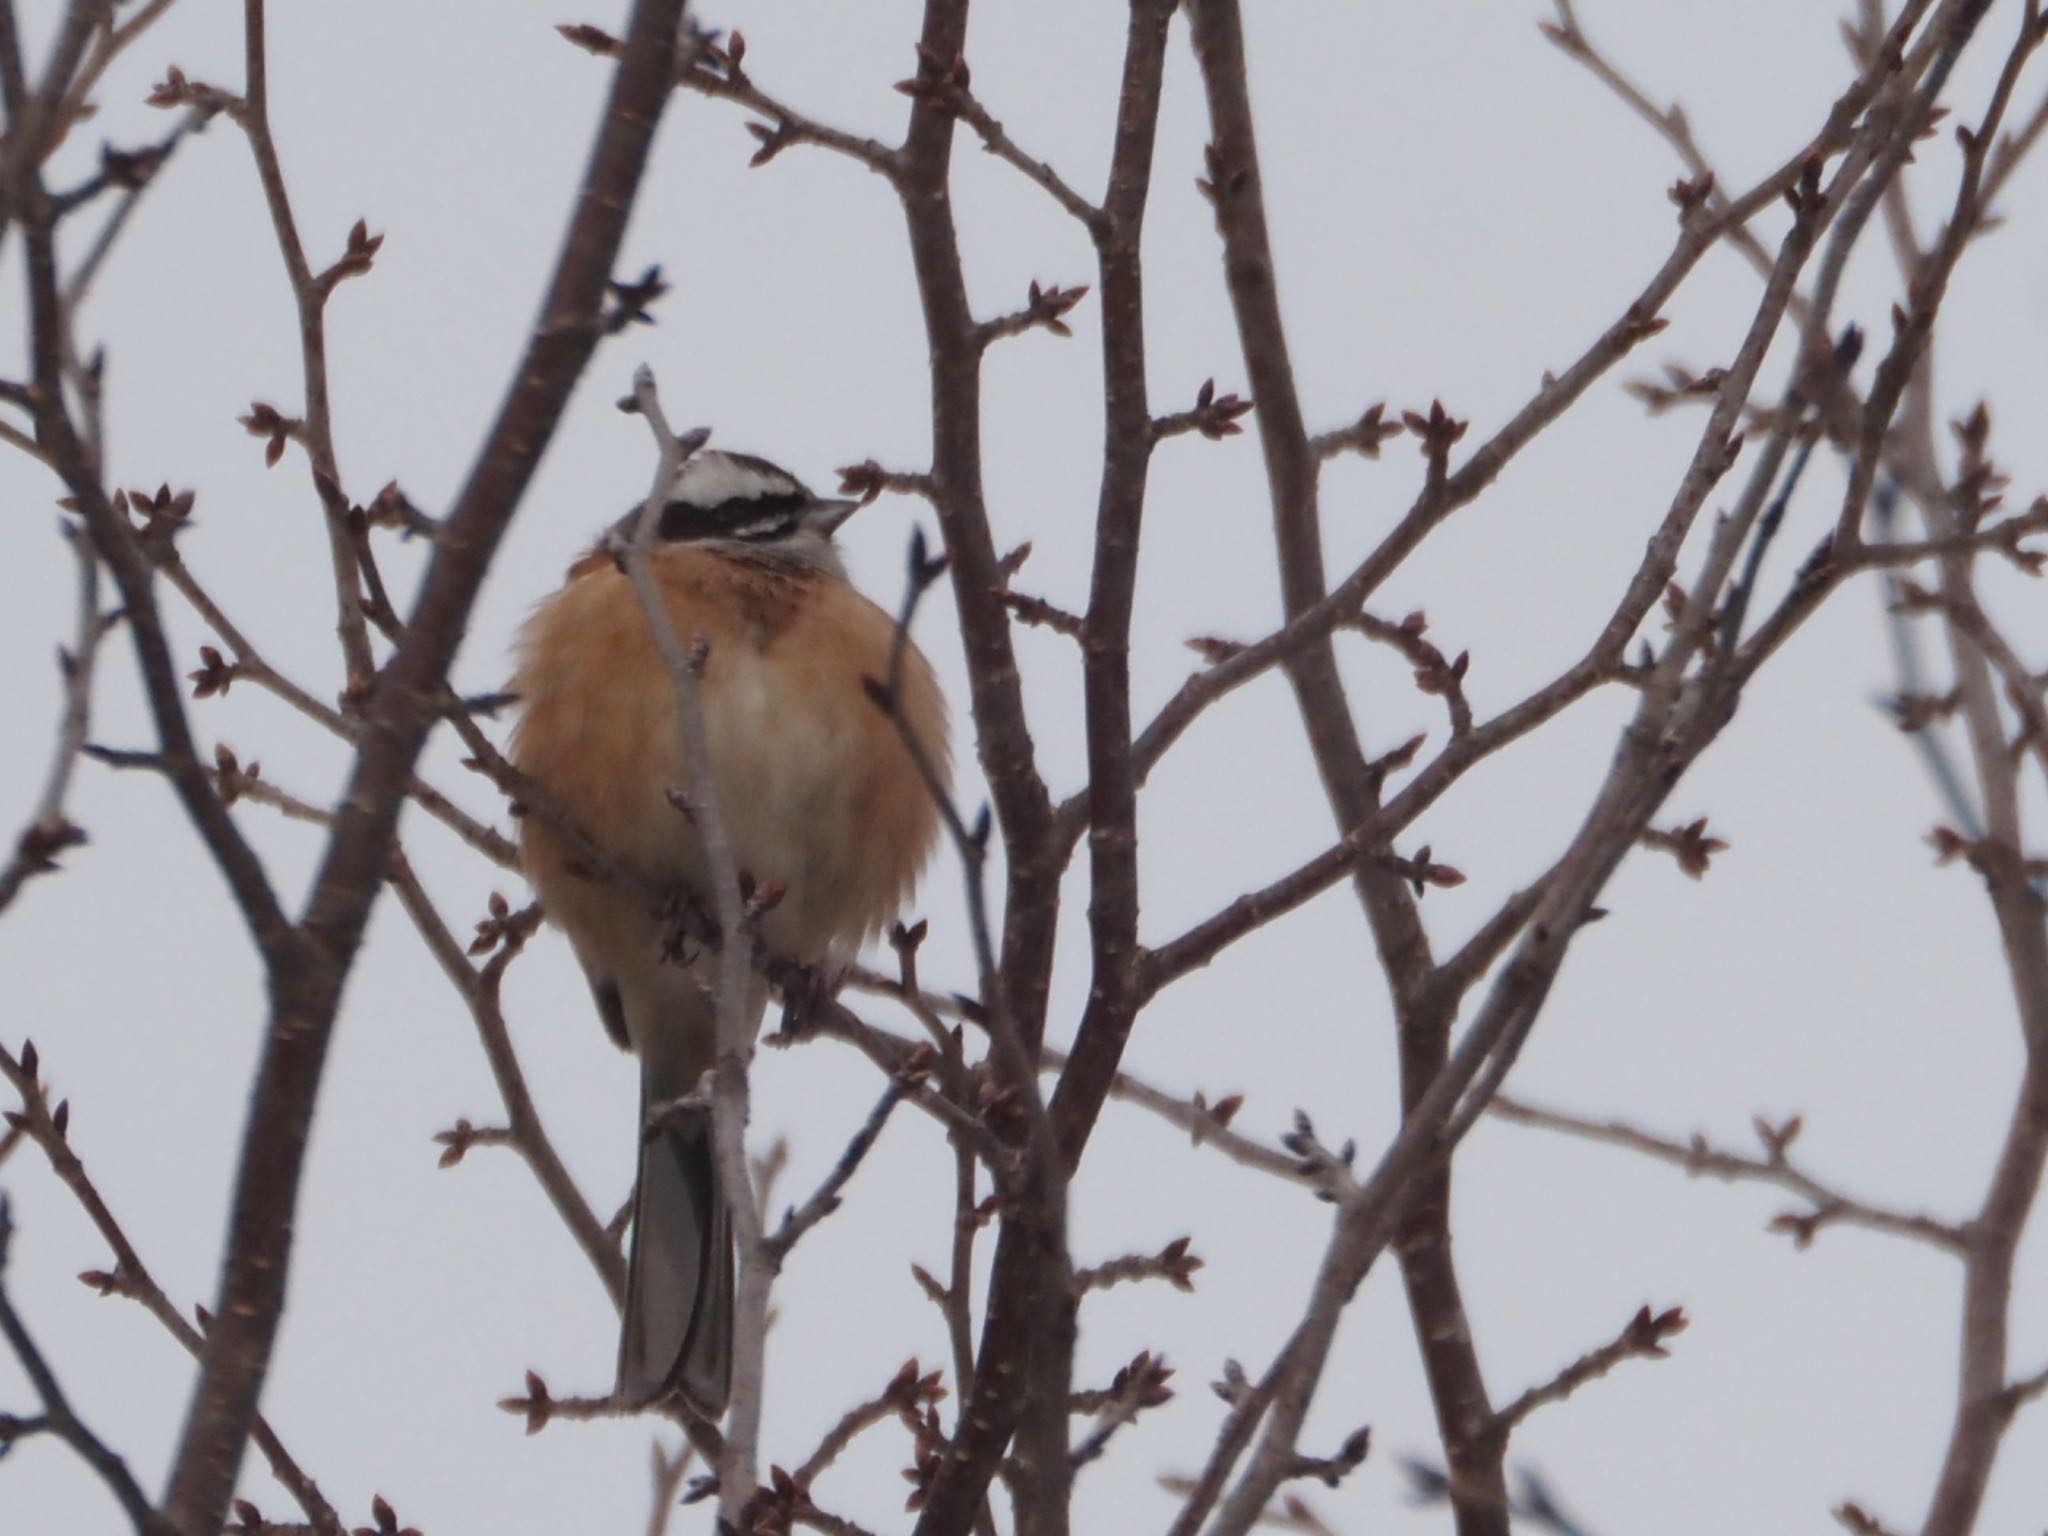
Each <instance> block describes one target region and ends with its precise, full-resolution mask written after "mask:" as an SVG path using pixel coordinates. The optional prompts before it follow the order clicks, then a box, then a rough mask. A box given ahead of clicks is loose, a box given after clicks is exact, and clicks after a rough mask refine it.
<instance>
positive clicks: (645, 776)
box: [510, 449, 949, 1421]
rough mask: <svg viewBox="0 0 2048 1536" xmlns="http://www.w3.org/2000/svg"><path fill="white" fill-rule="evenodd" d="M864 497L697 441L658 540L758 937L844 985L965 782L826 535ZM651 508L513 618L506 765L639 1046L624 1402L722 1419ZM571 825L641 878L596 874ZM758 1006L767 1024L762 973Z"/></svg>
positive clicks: (708, 972)
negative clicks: (762, 906) (697, 648)
mask: <svg viewBox="0 0 2048 1536" xmlns="http://www.w3.org/2000/svg"><path fill="white" fill-rule="evenodd" d="M859 505H860V503H859V502H854V501H844V500H832V499H828V498H822V497H819V496H815V495H813V494H812V493H811V491H810V490H809V489H807V488H806V487H805V486H804V484H803V483H802V482H801V481H800V480H798V479H797V478H796V477H795V476H794V475H792V474H790V473H789V472H788V471H786V470H783V469H780V468H778V467H777V466H776V465H774V464H772V463H770V462H769V461H767V460H766V459H761V458H757V457H754V456H752V455H750V454H743V453H730V452H723V451H718V450H712V449H700V450H699V451H698V452H697V453H695V454H694V455H692V456H691V457H689V458H688V459H686V460H685V461H684V462H683V464H682V466H681V468H680V470H679V471H678V472H677V474H676V476H675V478H674V479H673V481H672V482H671V485H670V488H669V490H668V492H667V494H666V500H665V503H664V505H663V506H662V509H661V511H660V513H659V520H658V522H657V524H656V527H655V531H654V539H653V543H652V546H651V549H650V551H649V564H650V569H651V571H652V574H653V577H654V581H655V584H656V586H657V587H658V589H659V591H660V594H661V600H662V603H663V604H664V606H665V607H666V610H667V614H668V618H669V622H670V624H671V625H672V627H673V629H674V631H675V633H676V635H677V636H678V637H680V638H681V639H682V641H683V642H684V643H685V644H686V645H687V644H690V643H692V641H693V640H695V639H698V638H701V640H702V641H703V642H705V643H706V645H707V646H708V649H707V651H706V653H705V656H704V661H703V667H702V672H701V676H700V679H699V684H698V689H699V693H698V696H699V700H700V707H701V713H702V717H703V725H704V729H705V733H706V736H707V738H708V742H709V762H710V768H711V777H712V779H713V781H714V786H715V789H716V803H717V805H718V806H719V808H720V811H721V814H722V818H723V820H724V823H725V828H726V831H727V833H728V836H729V838H730V841H731V846H732V849H733V855H734V862H735V864H736V865H737V867H738V868H739V869H740V870H741V871H742V872H743V874H744V875H745V876H747V877H750V878H751V879H752V881H753V882H754V883H755V888H756V889H757V890H759V889H762V888H764V887H766V886H768V885H771V884H772V885H774V886H779V887H780V888H781V895H780V898H779V899H778V900H776V901H775V902H774V903H773V905H772V906H769V907H768V909H767V910H766V911H765V912H764V913H763V914H762V916H761V918H760V922H759V927H758V930H757V936H758V942H759V943H760V944H761V945H762V946H763V947H764V948H765V949H766V950H767V951H768V952H770V953H772V954H775V955H777V956H781V957H786V958H788V959H791V960H794V961H797V962H799V963H801V964H803V965H805V966H809V967H813V968H815V974H817V975H819V976H820V977H821V978H822V979H824V980H825V981H826V982H828V983H829V981H830V980H831V979H833V978H834V977H835V976H836V975H837V974H838V973H839V972H840V971H842V970H843V969H844V967H845V966H846V965H847V964H848V963H850V962H851V960H852V959H853V957H854V956H855V955H856V954H857V953H858V952H859V950H860V949H861V947H862V946H863V945H864V944H866V943H867V942H868V941H869V940H871V939H872V938H873V937H874V936H875V935H876V934H878V933H879V932H881V931H882V930H883V929H884V928H885V927H886V926H887V925H888V924H889V923H890V922H891V921H892V920H893V919H895V918H896V917H897V915H898V914H899V913H900V911H901V910H902V908H903V906H904V904H905V902H906V901H907V900H908V899H909V897H910V895H911V893H912V890H913V888H914V886H915V884H916V881H917V878H918V875H919V872H920V870H921V869H922V868H923V866H924V864H925V862H926V861H927V859H928V858H929V856H930V854H931V851H932V849H933V847H934V845H935V843H936V841H937V837H938V830H939V825H940V821H939V797H940V796H941V795H943V794H944V793H945V791H946V781H947V776H948V773H949V757H948V749H947V735H946V732H947V713H946V705H945V700H944V696H943V694H942V693H941V691H940V688H939V684H938V682H937V679H936V677H935V676H934V674H933V670H932V667H931V664H930V662H929V661H928V660H927V659H926V658H925V656H924V654H923V653H922V652H921V651H919V650H918V649H917V647H916V645H915V644H914V643H912V642H911V641H910V640H909V637H908V636H907V635H903V636H901V637H900V638H899V633H898V631H899V628H900V626H899V623H898V620H897V619H896V618H895V617H894V616H892V615H891V614H889V613H887V612H885V611H884V610H883V609H881V608H880V607H878V606H877V605H876V604H875V603H873V602H872V601H870V600H869V599H868V598H867V597H865V596H863V595H862V594H861V593H860V591H859V590H858V589H856V588H855V587H854V585H853V583H852V582H851V581H850V580H849V579H848V577H847V573H846V566H845V564H844V562H843V560H842V559H841V556H840V551H839V548H838V546H837V544H836V543H835V542H834V537H833V536H834V534H835V533H836V532H837V531H838V529H839V527H840V526H841V524H843V523H844V522H845V521H846V519H847V518H848V517H849V516H850V515H851V514H852V513H853V511H854V510H855V509H856V508H857V507H858V506H859ZM639 517H640V511H639V509H637V508H636V509H635V510H634V511H632V512H629V513H628V514H626V516H625V517H624V518H621V519H620V520H619V521H618V522H617V523H615V524H614V525H612V530H611V534H610V536H609V537H608V538H601V539H600V540H599V541H598V544H597V545H596V546H595V547H594V548H593V549H592V551H591V552H590V553H588V554H586V555H584V556H583V557H582V558H580V559H578V560H577V561H576V562H575V563H574V564H573V565H571V566H570V568H569V572H568V575H567V578H566V580H565V581H564V583H563V585H562V586H561V588H560V589H559V590H558V591H556V592H555V593H554V594H553V595H552V596H550V597H547V598H546V599H544V600H543V601H542V602H541V603H540V604H539V606H538V607H537V608H536V609H535V610H534V611H533V613H532V615H531V616H530V617H529V618H528V620H527V622H526V623H525V625H524V626H523V628H522V629H521V631H520V634H519V638H518V642H517V646H516V654H515V672H514V677H513V681H512V691H513V692H514V693H515V694H516V695H517V697H518V699H519V701H520V706H519V707H520V715H519V718H518V720H517V723H516V724H515V726H514V730H513V734H512V740H511V752H510V759H511V762H512V764H513V766H514V768H515V769H516V770H517V771H518V772H519V774H521V775H522V776H523V777H524V778H525V780H526V781H527V782H528V783H530V784H531V785H533V786H535V787H536V788H537V790H539V791H540V792H541V793H540V794H538V795H536V796H534V798H535V799H536V800H538V801H544V802H545V803H546V804H547V805H548V806H549V807H550V808H551V809H552V810H553V812H554V817H553V818H552V819H551V818H550V817H549V816H547V815H543V814H538V813H536V812H535V811H534V810H533V809H532V808H530V807H529V808H527V809H526V812H525V814H523V815H521V816H520V818H519V840H520V848H521V856H522V861H523V863H524V865H525V870H526V874H527V878H528V880H529V882H530V883H531V885H532V886H533V888H534V891H535V894H536V895H537V896H538V897H539V900H540V903H541V906H542V908H543V910H544V911H545V913H546V915H547V917H548V919H549V920H550V921H551V922H552V923H553V924H554V925H555V926H556V927H558V928H560V929H561V930H562V931H563V933H565V934H566V935H567V937H568V940H569V944H570V947H571V948H572V949H573V950H574V952H575V956H576V958H577V960H578V961H579V962H580V963H581V965H582V968H583V971H584V973H585V975H586V977H587V978H588V980H589V983H590V988H591V993H592V996H593V997H594V999H595V1001H596V1005H597V1013H598V1017H599V1019H600V1020H601V1021H602V1023H603V1025H604V1028H605V1030H606V1032H607V1033H608V1034H609V1035H610V1036H611V1038H612V1040H613V1041H614V1043H616V1044H617V1045H619V1046H620V1047H622V1048H624V1049H627V1050H630V1051H632V1052H633V1053H634V1054H635V1055H636V1056H637V1057H638V1058H639V1064H640V1111H639V1118H638V1120H637V1122H636V1124H637V1125H638V1127H639V1166H638V1173H637V1178H636V1181H635V1186H634V1194H633V1203H632V1212H633V1215H632V1235H631V1241H630V1245H629V1248H628V1253H627V1262H626V1293H625V1302H624V1308H623V1316H622V1320H621V1328H620V1337H619V1355H618V1378H617V1392H618V1396H619V1398H620V1399H621V1400H622V1401H625V1402H629V1403H632V1404H634V1405H636V1406H645V1405H649V1404H655V1403H664V1402H667V1401H669V1400H671V1399H672V1398H674V1397H675V1396H677V1395H680V1396H681V1398H682V1399H683V1400H684V1401H685V1402H686V1403H687V1404H688V1405H689V1406H690V1407H691V1408H692V1409H693V1410H694V1411H695V1412H697V1413H699V1414H701V1415H703V1416H704V1417H706V1418H708V1419H711V1420H714V1421H715V1420H716V1419H717V1418H718V1417H719V1416H720V1415H721V1414H722V1413H723V1411H724V1407H725V1404H726V1399H727V1395H728V1391H729V1387H730V1380H731V1370H732V1347H733V1340H732V1329H733V1286H734V1276H733V1238H732V1230H731V1222H730V1215H729V1211H728V1209H727V1205H726V1198H725V1192H724V1189H723V1187H722V1186H721V1184H720V1181H719V1177H718V1171H717V1167H716V1164H715V1160H714V1156H713V1152H712V1139H711V1127H710V1115H709V1112H708V1111H705V1110H701V1109H695V1108H679V1107H678V1105H677V1101H678V1100H681V1099H684V1098H685V1097H686V1096H687V1095H689V1094H690V1093H691V1091H692V1090H693V1089H694V1088H695V1087H696V1086H697V1084H698V1082H699V1080H700V1079H701V1078H702V1076H703V1074H704V1073H705V1072H706V1071H707V1070H709V1069H710V1067H711V1065H712V1060H713V1053H714V1047H715V1041H716V1022H715V1021H716V1003H715V998H714V996H713V986H714V975H715V971H716V962H715V959H714V958H712V957H709V956H707V955H705V954H704V953H702V952H701V950H700V951H699V952H698V953H696V954H694V955H684V956H678V955H677V954H675V953H674V948H675V946H674V945H673V944H672V943H671V941H670V938H669V934H668V931H667V930H668V927H669V925H668V924H667V923H666V922H665V921H664V920H663V918H662V917H661V915H660V914H659V913H658V912H657V910H656V904H655V903H654V902H651V901H650V900H649V897H648V891H649V890H650V889H661V890H675V889H677V888H681V889H682V890H684V891H687V892H689V893H690V894H691V895H692V896H693V897H694V898H695V899H696V900H697V901H698V902H699V903H700V905H701V907H702V909H703V910H706V911H714V910H716V903H715V900H714V896H715V892H713V890H712V889H711V886H710V883H709V872H708V869H707V864H706V858H705V854H704V849H703V846H702V842H701V839H700V836H699V833H698V829H697V826H696V824H695V822H694V821H693V819H692V816H691V815H690V814H686V811H685V808H687V807H690V806H691V803H692V802H691V801H690V799H689V796H690V790H691V785H690V782H689V774H688V772H687V769H686V759H685V756H684V751H683V745H682V734H681V724H682V722H681V717H680V715H679V705H678V703H677V697H676V690H675V687H674V683H673V679H672V677H671V675H670V674H669V673H668V671H667V670H666V669H665V668H664V666H663V663H662V660H661V657H660V656H659V654H658V653H657V649H656V643H655V639H654V635H653V631H652V629H651V627H650V624H649V621H648V616H647V614H646V612H645V610H644V609H643V608H642V606H641V604H640V602H639V601H638V599H637V598H636V596H635V593H634V590H633V587H632V584H631V582H630V581H629V580H628V578H627V576H626V574H625V572H624V571H623V570H622V569H621V566H620V563H619V561H618V560H617V558H616V557H615V556H614V555H613V554H612V553H611V552H610V551H611V550H613V549H616V548H617V543H616V540H617V538H618V537H620V536H625V537H630V536H631V535H632V530H633V528H634V526H635V525H636V523H637V521H638V519H639ZM878 685H880V686H879V687H878ZM906 736H907V737H908V738H910V740H906ZM913 740H914V741H915V743H916V747H917V750H916V751H913V749H912V746H911V741H913ZM920 758H922V760H923V761H922V765H921V764H920ZM678 792H680V793H678ZM571 829H573V832H572V830H571ZM577 835H580V836H581V837H583V838H587V839H589V840H590V841H591V842H592V843H594V844H595V845H596V847H597V848H598V849H600V850H601V851H602V852H603V853H604V854H605V855H606V858H607V859H608V860H609V861H611V862H612V864H613V865H614V867H615V868H616V869H617V870H618V871H620V872H621V873H623V874H624V875H625V876H627V877H628V878H625V879H619V878H612V879H606V878H603V877H601V876H599V875H597V874H595V873H594V872H593V871H592V870H591V869H590V868H589V867H588V864H587V862H586V861H585V859H583V858H582V857H579V854H578V851H577V846H576V841H575V838H576V836H577ZM746 1001H747V1007H748V1010H749V1013H750V1017H751V1020H752V1026H753V1028H754V1029H755V1030H758V1029H759V1027H760V1020H761V1016H762V1014H763V1012H764V1011H765V1008H766V1005H767V1001H768V989H767V985H766V983H765V982H764V981H762V980H761V978H760V977H759V976H758V975H757V976H755V977H754V979H753V982H752V988H751V994H750V996H749V997H748V998H747V1000H746Z"/></svg>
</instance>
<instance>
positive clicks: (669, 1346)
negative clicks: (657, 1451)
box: [619, 1059, 733, 1419]
mask: <svg viewBox="0 0 2048 1536" xmlns="http://www.w3.org/2000/svg"><path fill="white" fill-rule="evenodd" d="M670 1075H671V1074H667V1073H663V1072H661V1071H660V1070H659V1069H658V1068H657V1067H656V1066H655V1065H654V1064H653V1063H649V1062H646V1061H644V1059H643V1065H642V1067H641V1073H640V1124H641V1138H640V1177H639V1181H638V1183H637V1184H636V1185H635V1187H634V1192H633V1240H632V1247H631V1249H630V1251H629V1253H628V1255H627V1259H626V1312H625V1321H624V1327H623V1328H622V1330H621V1332H620V1335H619V1395H620V1397H621V1398H623V1399H625V1400H626V1401H628V1402H634V1403H647V1402H652V1401H654V1400H655V1399H658V1398H662V1397H666V1396H668V1395H669V1394H670V1393H672V1392H681V1393H682V1394H683V1396H684V1397H685V1398H686V1399H688V1401H689V1402H690V1404H691V1405H692V1406H693V1407H695V1408H696V1409H697V1410H698V1411H700V1412H701V1413H703V1414H704V1415H705V1416H706V1417H708V1418H713V1419H715V1418H717V1417H718V1416H719V1415H720V1414H721V1413H723V1412H724V1411H725V1399H726V1390H727V1388H728V1386H729V1385H730V1383H731V1379H732V1307H733V1248H732V1221H731V1218H730V1213H729V1212H728V1210H727V1208H726V1202H725V1190H724V1187H723V1186H722V1185H721V1184H720V1182H719V1178H718V1164H717V1159H716V1157H715V1156H714V1154H713V1151H712V1144H711V1112H710V1110H709V1109H701V1110H698V1109H687V1110H678V1109H675V1108H673V1107H671V1108H668V1109H666V1110H665V1111H664V1109H663V1106H665V1105H669V1106H672V1105H673V1104H674V1101H675V1100H676V1099H678V1098H680V1097H681V1096H682V1095H683V1094H685V1093H687V1092H689V1090H690V1089H691V1088H692V1087H694V1086H695V1084H694V1083H671V1082H668V1081H665V1080H664V1079H665V1078H667V1077H668V1076H670ZM655 1115H658V1116H659V1119H658V1122H657V1123H654V1124H652V1125H650V1123H649V1121H650V1117H651V1116H655Z"/></svg>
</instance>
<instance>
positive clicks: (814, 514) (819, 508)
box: [804, 499, 861, 539]
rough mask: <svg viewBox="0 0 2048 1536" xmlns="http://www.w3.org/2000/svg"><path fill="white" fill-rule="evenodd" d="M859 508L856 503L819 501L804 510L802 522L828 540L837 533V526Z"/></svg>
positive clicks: (859, 505)
mask: <svg viewBox="0 0 2048 1536" xmlns="http://www.w3.org/2000/svg"><path fill="white" fill-rule="evenodd" d="M860 508H861V504H860V503H859V502H857V501H845V500H831V501H827V500H823V499H820V500H818V501H814V502H812V503H811V504H810V505H809V506H808V507H805V508H804V522H805V523H806V524H807V525H808V526H810V527H812V528H815V529H817V530H818V532H819V533H821V534H823V535H824V536H825V537H826V538H828V539H829V538H831V537H832V535H833V534H835V533H837V532H838V531H839V525H840V524H841V523H843V522H845V521H846V520H847V519H848V518H849V517H851V516H853V514H854V513H856V512H858V511H859V510H860Z"/></svg>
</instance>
